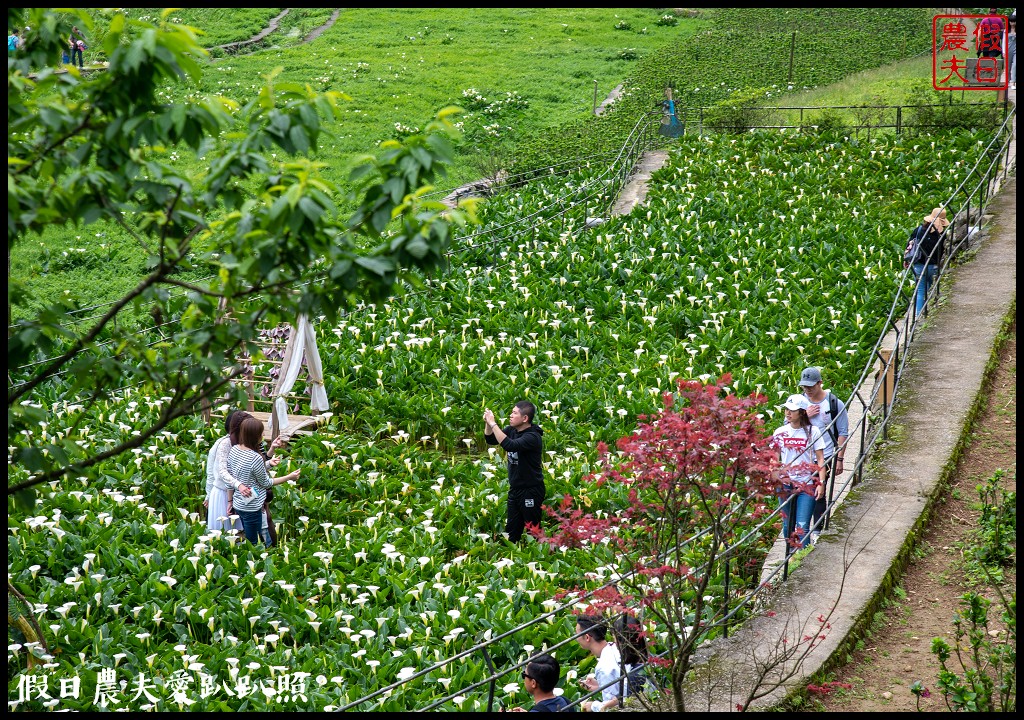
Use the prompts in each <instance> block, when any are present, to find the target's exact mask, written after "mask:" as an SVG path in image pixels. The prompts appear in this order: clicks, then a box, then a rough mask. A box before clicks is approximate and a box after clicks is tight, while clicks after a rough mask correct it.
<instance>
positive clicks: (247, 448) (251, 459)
mask: <svg viewBox="0 0 1024 720" xmlns="http://www.w3.org/2000/svg"><path fill="white" fill-rule="evenodd" d="M238 435H239V443H238V445H235V446H234V447H232V448H231V453H230V454H229V455H228V470H229V471H230V472H231V474H232V475H234V476H235V477H236V478H238V480H239V481H240V482H242V483H244V484H245V485H247V486H248V487H249V488H251V489H252V490H253V493H252V495H250V496H245V497H241V498H238V497H236V498H235V500H234V505H235V508H234V509H235V512H236V513H238V517H239V519H241V521H242V529H243V530H244V531H245V538H246V540H248V541H249V542H250V543H252V544H253V545H256V544H257V541H258V540H259V538H260V532H261V530H262V527H263V507H264V504H265V502H266V499H267V488H269V487H272V486H274V485H280V484H281V483H284V482H288V481H289V480H295V479H297V478H298V477H299V473H300V471H299V470H295V471H294V472H291V473H288V474H287V475H284V476H282V477H279V478H275V477H271V476H270V475H269V474H268V473H267V462H266V460H265V459H264V457H263V455H262V454H261V453H260V452H259V448H260V446H261V444H262V442H263V422H262V421H261V420H259V419H258V418H254V417H251V416H250V417H247V418H245V419H244V420H242V424H241V425H240V426H239V431H238Z"/></svg>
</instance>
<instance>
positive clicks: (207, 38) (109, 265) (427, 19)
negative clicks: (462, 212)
mask: <svg viewBox="0 0 1024 720" xmlns="http://www.w3.org/2000/svg"><path fill="white" fill-rule="evenodd" d="M278 12H280V9H273V8H272V9H262V8H260V9H249V10H238V11H233V10H227V9H214V10H199V9H191V10H178V11H175V12H174V13H171V15H170V18H171V19H180V20H181V21H182V22H184V23H186V24H192V25H194V26H196V27H200V28H202V29H203V30H204V31H205V32H206V34H205V35H203V36H202V42H203V44H204V45H207V46H212V45H216V44H221V43H225V42H231V41H235V40H241V39H245V38H248V37H251V36H252V35H254V34H255V33H257V32H259V31H260V30H261V29H262V28H263V27H264V26H265V25H266V23H267V21H268V20H269V19H270V18H272V17H274V16H275V15H277V14H278ZM97 14H98V13H97ZM131 14H132V16H133V17H137V18H149V20H150V21H152V22H157V21H158V19H159V15H160V11H159V10H157V9H147V8H142V9H135V10H132V11H131ZM329 14H330V12H329V11H316V12H314V11H309V10H302V9H296V10H293V11H292V12H291V13H289V15H288V16H287V17H286V18H284V19H283V20H282V22H281V30H280V32H279V33H274V34H272V35H271V36H270V37H269V38H268V40H272V41H273V44H272V45H271V46H270V47H269V48H268V49H265V50H260V51H257V52H254V53H252V54H247V55H238V56H232V57H227V58H223V59H220V60H218V61H217V62H215V63H212V64H211V65H210V66H209V67H208V68H207V69H206V71H205V73H204V77H203V81H202V84H201V85H200V86H199V87H191V88H182V87H181V86H177V87H176V89H172V90H171V91H170V92H171V93H172V94H171V97H173V98H176V99H181V98H183V97H186V96H188V95H192V96H198V95H204V94H223V95H225V96H227V97H231V98H235V99H238V100H241V101H246V100H248V99H249V98H251V97H252V94H253V92H254V91H255V89H256V88H258V87H260V86H261V84H262V76H263V75H265V74H267V73H269V72H270V71H271V70H273V69H274V68H275V67H278V66H280V67H282V68H284V70H283V72H282V74H281V76H280V78H281V79H282V80H291V81H300V82H304V83H309V84H310V85H312V86H313V87H314V89H316V90H318V91H325V90H336V91H341V92H344V93H346V94H348V95H349V96H351V98H352V100H351V102H347V103H345V104H344V119H343V120H342V122H341V123H340V124H334V125H333V126H328V128H329V132H330V134H331V136H332V137H328V138H327V139H326V141H325V142H324V143H323V145H322V148H321V152H320V153H319V154H318V159H320V160H322V161H323V162H324V163H326V165H327V166H328V168H329V170H328V171H327V173H326V174H327V176H328V177H329V179H331V180H333V181H335V182H338V183H339V184H342V185H343V186H344V185H345V180H346V178H347V171H348V167H349V164H350V161H351V158H352V157H353V156H355V155H359V154H363V153H366V152H369V151H372V150H373V149H374V148H375V147H376V146H377V144H378V143H380V142H381V141H383V140H386V139H390V138H393V137H395V136H396V135H397V134H399V133H400V128H409V127H422V126H423V124H424V123H425V122H427V121H428V120H429V119H431V118H432V117H433V116H434V115H435V113H436V112H437V110H439V109H440V108H442V107H445V106H447V105H450V104H465V105H467V106H468V99H467V98H466V97H464V95H463V92H464V91H466V90H470V89H475V90H476V91H478V93H480V94H481V95H482V96H483V97H484V98H486V100H487V101H489V102H487V103H481V105H487V104H491V103H493V102H494V101H502V102H501V104H500V107H499V108H498V112H497V113H496V114H485V113H483V112H481V111H479V110H478V111H476V112H473V113H472V114H467V115H466V116H464V117H463V118H462V122H463V130H464V141H463V142H462V145H461V150H460V154H459V157H458V158H457V161H456V165H455V166H454V167H453V169H452V173H451V175H450V177H449V179H448V181H447V183H446V184H445V185H444V186H442V187H443V189H451V188H454V187H456V186H458V185H460V184H462V183H464V182H467V181H471V180H478V179H479V178H480V177H481V176H482V174H484V173H483V171H482V169H481V168H482V165H484V164H486V161H487V159H488V157H490V156H491V155H492V153H493V152H495V150H494V148H495V147H499V148H500V146H501V145H502V144H503V143H504V142H506V141H508V142H511V141H513V140H514V139H515V138H516V137H517V136H518V135H519V134H520V133H524V132H530V133H535V134H536V133H541V134H543V132H544V128H546V127H550V126H558V125H560V124H563V123H566V122H569V121H572V120H574V119H578V118H582V117H586V116H588V115H590V114H591V113H592V111H593V104H594V88H595V85H596V87H597V94H598V103H600V102H601V101H602V100H603V99H604V98H605V96H606V95H607V94H608V93H609V92H610V91H611V90H612V88H614V87H615V86H616V85H618V84H619V83H620V82H622V81H623V80H624V79H625V78H626V76H627V75H628V74H629V73H630V72H631V70H632V69H633V68H634V66H635V61H625V60H620V59H618V54H619V53H620V52H621V51H622V50H623V49H624V48H633V49H635V50H636V53H637V57H638V59H639V58H643V57H645V56H647V55H648V54H649V53H651V52H653V51H655V50H656V49H657V48H659V47H662V46H665V45H667V44H670V43H677V42H680V41H682V40H683V39H684V38H686V37H688V36H689V35H690V34H692V33H693V32H694V30H695V28H697V27H698V26H699V25H700V23H699V21H696V20H692V19H686V18H680V19H679V22H678V24H677V25H676V26H662V25H658V24H657V21H658V18H660V17H661V15H662V14H663V13H661V12H658V11H656V10H653V9H595V8H577V9H568V10H567V9H551V8H535V9H498V10H450V9H447V10H437V9H401V10H398V9H388V8H377V9H346V10H344V11H343V12H342V13H341V16H340V17H339V19H338V21H337V22H336V23H335V24H334V25H333V26H332V27H331V28H330V29H329V30H328V31H326V32H325V33H324V34H322V35H321V36H320V37H319V38H317V39H316V40H315V41H314V42H312V43H309V44H302V45H299V44H296V43H297V40H298V38H299V35H301V36H303V37H304V36H305V35H306V34H308V32H309V30H311V29H312V27H313V25H312V24H310V23H311V22H312V21H313V20H315V24H320V23H322V22H324V21H326V19H327V17H328V16H329ZM70 21H71V20H69V22H70ZM622 21H626V22H628V23H629V24H630V25H631V27H632V29H631V30H616V29H615V25H616V24H617V23H620V22H622ZM295 23H300V24H301V23H305V25H303V27H301V28H300V29H299V32H296V28H297V27H298V25H295ZM289 38H290V39H289ZM286 45H287V47H286ZM98 47H99V43H98V42H94V43H92V47H91V49H95V48H98ZM508 93H516V94H517V96H518V97H519V98H520V99H521V100H520V101H519V102H517V103H506V102H504V101H505V100H506V99H507V98H508V95H507V94H508ZM513 105H518V106H524V105H525V107H513ZM467 109H468V108H467ZM495 124H497V125H498V126H499V127H497V128H494V129H492V130H490V131H488V130H486V129H485V127H486V126H489V125H495ZM495 136H497V137H495ZM180 154H181V155H182V156H183V159H184V157H185V156H186V155H187V153H185V152H181V153H180ZM193 166H194V169H197V170H198V169H199V168H200V165H199V163H195V162H193ZM144 261H145V258H144V255H143V253H142V251H141V250H139V249H138V248H137V247H136V246H135V244H134V242H133V241H131V240H130V239H128V238H127V236H126V235H125V234H124V233H123V231H121V230H120V229H119V228H116V227H102V226H100V225H99V224H95V225H90V226H87V227H81V228H60V229H54V230H51V231H48V232H47V233H46V234H45V235H43V236H42V237H40V238H26V240H25V241H24V242H20V243H18V244H17V245H16V246H15V247H14V248H13V249H12V252H11V272H12V274H13V275H14V276H15V277H21V278H27V279H28V281H29V289H30V291H31V292H33V293H35V294H36V295H37V296H38V297H40V298H47V297H52V296H53V295H54V294H56V293H63V292H67V293H69V294H70V295H72V296H73V297H77V298H81V304H82V305H90V304H94V303H100V302H105V301H108V300H110V299H112V298H115V297H118V296H121V295H123V294H124V293H125V292H126V291H127V290H129V289H130V288H131V287H133V286H134V284H135V283H136V282H137V279H138V278H139V277H141V275H142V272H143V264H144ZM182 279H187V278H184V277H183V278H182ZM193 279H194V278H193Z"/></svg>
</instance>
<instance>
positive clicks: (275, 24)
mask: <svg viewBox="0 0 1024 720" xmlns="http://www.w3.org/2000/svg"><path fill="white" fill-rule="evenodd" d="M290 10H291V8H285V9H284V10H283V11H282V12H281V14H280V15H278V16H276V17H274V18H272V19H271V20H270V22H269V23H267V26H266V27H265V28H263V29H262V30H260V31H259V32H258V33H257V34H255V35H253V36H252V37H251V38H249V39H248V40H239V41H238V42H233V43H228V44H227V45H218V46H217V49H218V50H223V51H225V52H226V53H228V54H230V55H235V56H237V55H239V54H240V53H241V52H242V51H244V49H245V48H247V47H248V46H250V45H256V44H258V43H259V42H260V41H261V40H263V39H264V38H266V37H267V36H268V35H270V34H271V33H273V32H276V31H277V29H278V28H279V27H280V26H281V20H283V19H284V17H285V16H286V15H287V14H288V13H289V12H290ZM341 10H342V8H335V10H334V12H333V13H331V17H330V18H328V19H327V22H325V23H324V24H323V25H319V26H317V27H315V28H313V29H312V30H311V31H310V33H309V34H308V35H306V37H304V38H302V40H300V41H299V42H298V43H297V44H299V45H306V44H308V43H311V42H313V41H314V40H316V39H317V38H318V37H320V36H321V35H322V34H323V33H324V32H325V31H326V30H328V29H329V28H330V27H331V26H332V25H334V23H336V22H337V21H338V16H339V15H341Z"/></svg>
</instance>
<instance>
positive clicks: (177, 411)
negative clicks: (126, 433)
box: [7, 368, 242, 495]
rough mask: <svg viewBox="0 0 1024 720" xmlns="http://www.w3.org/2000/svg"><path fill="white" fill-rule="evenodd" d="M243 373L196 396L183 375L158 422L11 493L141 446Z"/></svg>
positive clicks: (9, 491) (13, 488) (11, 488)
mask: <svg viewBox="0 0 1024 720" xmlns="http://www.w3.org/2000/svg"><path fill="white" fill-rule="evenodd" d="M241 374H242V369H241V368H238V369H236V370H233V371H232V372H231V373H230V374H229V375H227V376H226V377H224V378H221V379H220V380H219V381H217V382H216V383H214V384H213V385H209V386H207V387H205V388H203V389H202V390H201V391H200V392H198V393H196V394H195V395H193V396H192V397H188V396H187V392H183V391H185V390H186V388H187V387H189V384H188V381H187V378H184V377H182V380H183V381H184V382H183V384H182V386H180V387H178V388H175V391H174V396H173V397H172V399H171V401H170V402H168V403H167V404H166V406H165V409H164V410H163V411H161V413H160V417H159V418H157V420H156V422H155V423H153V425H151V426H150V427H149V428H147V429H146V430H144V431H143V432H141V433H140V434H139V435H137V436H134V437H133V438H132V439H131V440H128V441H126V442H123V443H121V444H120V445H117V446H116V447H113V448H110V449H109V450H105V451H104V452H101V453H98V454H97V455H94V456H92V457H90V458H86V459H85V460H83V461H81V462H79V463H73V464H71V465H67V466H65V467H62V468H58V469H55V470H51V471H49V472H46V473H43V474H42V475H39V476H38V477H34V478H29V479H27V480H24V481H23V482H20V483H18V484H16V485H11V486H9V487H8V488H7V494H8V495H12V494H13V493H16V492H18V491H19V490H24V489H26V488H30V487H34V486H36V485H40V484H42V483H45V482H50V481H51V480H58V479H60V478H62V477H64V476H66V475H69V474H71V473H74V472H80V471H82V470H84V469H86V468H88V467H92V466H93V465H95V464H96V463H99V462H102V461H103V460H108V459H110V458H112V457H117V456H118V455H120V454H121V453H123V452H126V451H128V450H132V449H133V448H137V447H141V446H142V444H143V443H144V442H146V441H147V440H148V439H149V438H151V437H153V435H155V434H156V433H158V432H159V431H161V430H163V429H164V428H165V427H167V425H168V423H170V422H171V421H172V420H175V419H177V418H179V417H183V416H185V415H188V414H190V413H191V411H192V408H193V407H194V406H195V405H196V403H199V402H202V401H203V400H206V399H210V398H211V397H213V396H214V395H215V394H216V393H217V392H218V391H219V390H220V389H222V388H223V387H225V386H226V385H227V384H228V383H230V382H231V381H232V380H234V379H235V378H236V377H238V376H239V375H241Z"/></svg>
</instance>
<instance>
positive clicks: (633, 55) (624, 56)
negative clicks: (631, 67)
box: [615, 48, 640, 60]
mask: <svg viewBox="0 0 1024 720" xmlns="http://www.w3.org/2000/svg"><path fill="white" fill-rule="evenodd" d="M638 57H640V55H639V53H637V51H636V48H623V49H622V50H620V51H619V54H618V55H616V56H615V58H616V59H617V60H636V59H637V58H638Z"/></svg>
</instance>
